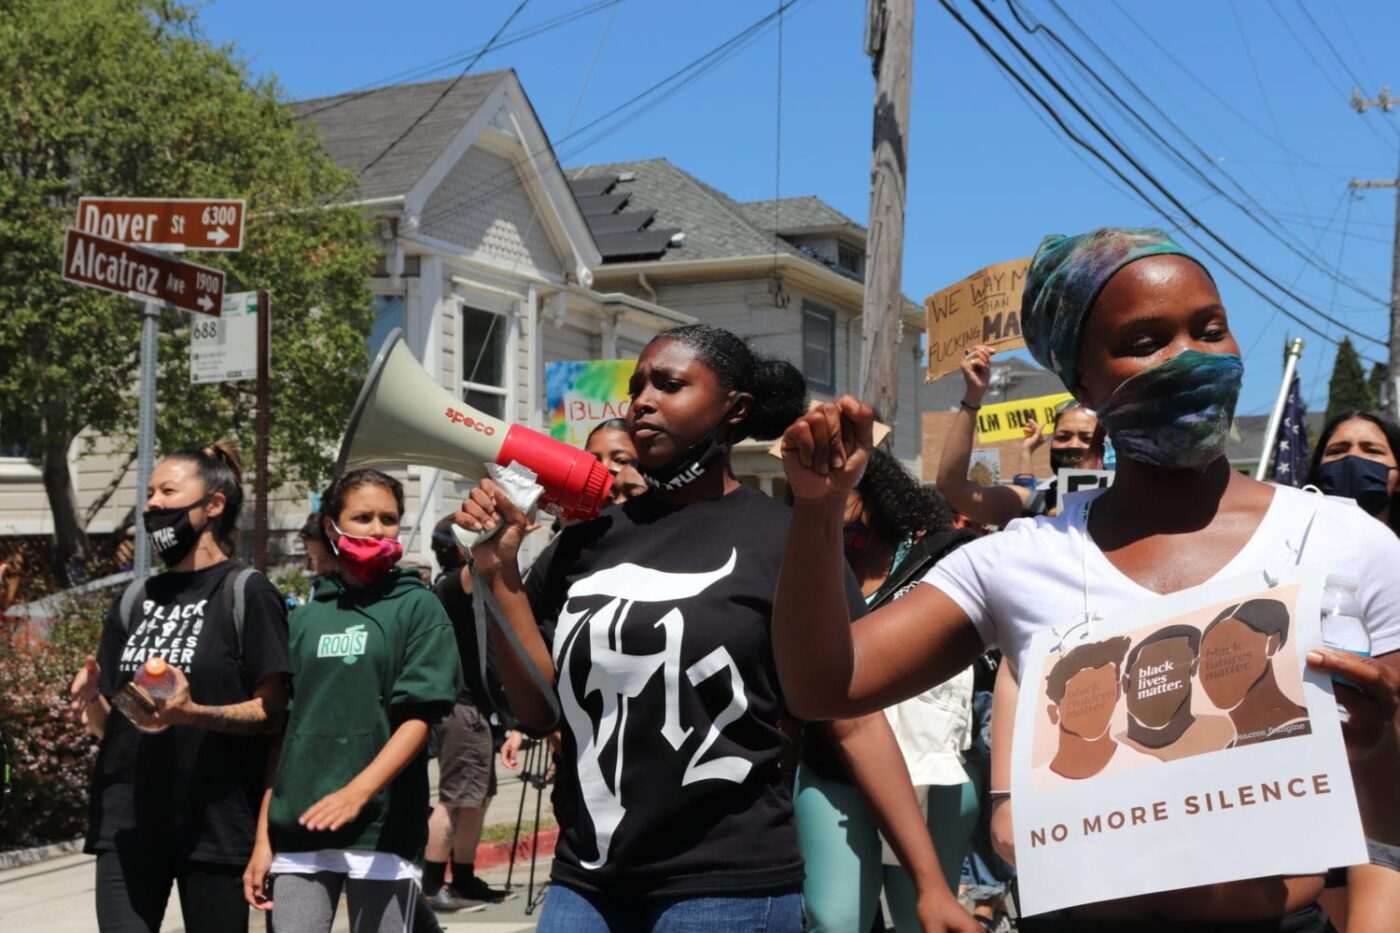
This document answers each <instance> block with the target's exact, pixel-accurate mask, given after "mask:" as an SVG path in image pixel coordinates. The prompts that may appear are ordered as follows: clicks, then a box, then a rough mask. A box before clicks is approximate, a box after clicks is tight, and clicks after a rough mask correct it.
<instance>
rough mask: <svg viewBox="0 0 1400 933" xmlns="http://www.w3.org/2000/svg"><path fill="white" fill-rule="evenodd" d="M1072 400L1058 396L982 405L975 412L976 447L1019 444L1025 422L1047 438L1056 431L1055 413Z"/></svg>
mask: <svg viewBox="0 0 1400 933" xmlns="http://www.w3.org/2000/svg"><path fill="white" fill-rule="evenodd" d="M1073 397H1074V396H1072V395H1070V394H1069V393H1068V392H1057V393H1055V394H1054V395H1040V396H1037V397H1036V398H1023V399H1016V400H1013V401H1010V402H995V403H993V404H990V405H983V406H982V408H981V409H980V410H979V411H978V412H977V443H979V444H994V443H996V442H997V441H1011V440H1020V439H1021V438H1023V437H1024V436H1025V427H1026V422H1027V421H1029V420H1030V419H1032V418H1034V419H1035V420H1036V421H1037V422H1038V423H1039V424H1040V430H1041V431H1042V432H1043V433H1045V434H1049V433H1050V432H1051V431H1053V430H1054V429H1055V427H1054V425H1055V409H1056V408H1058V407H1059V406H1060V405H1062V404H1064V403H1065V402H1067V401H1069V400H1070V399H1072V398H1073Z"/></svg>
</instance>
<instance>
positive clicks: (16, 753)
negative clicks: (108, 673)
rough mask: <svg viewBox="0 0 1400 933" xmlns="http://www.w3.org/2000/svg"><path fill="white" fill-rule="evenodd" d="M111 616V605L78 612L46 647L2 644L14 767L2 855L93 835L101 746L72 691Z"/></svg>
mask: <svg viewBox="0 0 1400 933" xmlns="http://www.w3.org/2000/svg"><path fill="white" fill-rule="evenodd" d="M105 609H106V602H105V600H104V601H103V602H102V603H100V604H99V603H96V602H95V601H90V602H89V603H88V604H86V605H84V604H74V605H73V608H72V609H71V611H69V612H66V613H65V617H64V618H63V619H61V620H60V621H58V622H57V623H56V624H55V625H54V626H53V628H52V629H50V631H49V632H48V635H47V637H46V638H45V639H44V640H42V641H33V642H28V643H26V642H25V641H23V640H22V639H19V638H12V639H11V640H10V641H8V642H0V741H4V742H5V743H6V745H7V747H8V750H9V763H10V789H9V793H8V794H7V795H6V799H5V805H4V808H3V809H0V849H11V848H27V847H29V846H37V845H44V844H46V843H50V842H58V841H61V840H66V839H72V838H73V837H75V836H79V835H81V834H82V833H83V831H84V830H85V829H86V828H87V801H88V778H89V776H90V775H91V773H92V766H93V760H94V759H95V758H96V755H97V741H96V740H95V739H93V738H92V737H91V736H89V735H87V733H86V732H85V731H84V730H83V726H82V723H81V722H80V721H79V719H78V714H77V713H74V712H72V711H71V710H70V709H69V706H68V685H69V683H70V682H71V681H72V679H73V675H74V674H75V673H76V672H77V670H78V668H80V667H81V666H82V664H83V661H84V659H85V658H86V657H87V656H88V655H90V654H93V653H94V652H95V651H96V648H97V638H98V635H99V633H100V631H101V618H102V613H103V612H104V611H105Z"/></svg>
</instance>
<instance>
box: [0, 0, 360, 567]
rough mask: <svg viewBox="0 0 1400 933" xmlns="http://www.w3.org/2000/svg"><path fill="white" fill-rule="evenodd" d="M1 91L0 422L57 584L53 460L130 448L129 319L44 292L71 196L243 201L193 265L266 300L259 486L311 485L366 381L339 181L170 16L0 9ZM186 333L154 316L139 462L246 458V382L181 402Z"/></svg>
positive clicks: (58, 286)
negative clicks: (266, 425) (144, 458)
mask: <svg viewBox="0 0 1400 933" xmlns="http://www.w3.org/2000/svg"><path fill="white" fill-rule="evenodd" d="M0 83H2V84H3V86H4V87H6V88H9V90H8V91H7V92H6V93H5V94H4V95H3V96H0V204H4V205H5V208H4V211H3V213H0V403H7V404H3V407H0V418H3V419H4V428H5V430H4V435H5V437H4V440H5V442H6V443H8V444H15V443H18V444H19V445H21V446H23V447H25V448H26V449H27V451H28V453H29V454H30V455H31V456H32V457H34V458H35V459H36V460H38V461H39V462H40V463H41V465H42V470H43V477H44V488H45V491H46V493H47V496H48V502H49V506H50V509H51V511H52V513H53V521H54V546H55V557H56V560H55V571H56V572H57V573H58V575H59V577H60V579H66V575H67V573H68V571H69V567H70V566H72V564H73V563H74V562H75V560H79V559H82V558H84V557H85V556H86V552H87V549H88V543H87V536H86V532H85V525H86V521H87V520H88V519H90V517H91V516H90V515H88V516H83V515H79V514H78V509H77V503H76V501H75V491H74V489H73V486H72V482H71V480H70V478H69V471H68V469H67V454H68V451H69V448H70V446H71V445H72V443H73V442H74V440H75V439H76V438H78V437H79V435H80V434H83V436H84V437H85V438H91V437H93V436H95V435H99V434H100V435H108V436H115V437H117V438H119V439H120V440H121V441H122V443H123V444H124V446H125V447H126V448H128V449H131V450H134V447H135V443H134V433H135V423H136V412H137V399H136V394H135V392H134V391H133V387H134V385H135V379H136V373H137V367H138V354H139V331H140V317H139V314H138V312H137V308H136V305H135V303H134V302H133V301H131V300H129V299H126V298H122V297H118V296H114V295H107V294H103V293H99V292H95V291H92V290H90V289H81V288H77V287H74V286H71V285H69V284H67V283H65V282H63V281H62V280H61V278H60V266H61V263H62V244H63V228H64V226H66V225H69V224H71V223H72V222H73V218H74V216H75V213H76V205H77V199H78V198H79V197H80V196H81V195H110V196H119V195H125V196H149V197H177V196H179V197H191V196H198V197H242V198H246V199H247V202H248V205H247V210H248V220H247V228H246V236H245V244H244V249H243V251H242V252H241V253H236V254H215V253H204V254H195V255H194V256H192V257H191V258H192V259H193V260H194V261H196V262H199V263H202V264H205V265H211V266H216V267H219V268H222V269H224V270H226V271H227V272H228V274H229V280H228V288H229V290H230V291H236V290H239V289H254V288H268V289H270V290H271V292H272V338H273V339H272V344H271V373H272V399H273V403H272V406H271V408H272V416H271V437H272V443H271V448H272V450H273V451H274V452H275V454H276V457H275V458H274V467H273V469H272V470H271V471H270V479H271V480H272V482H273V483H274V485H275V484H277V483H279V482H286V481H293V482H302V483H306V484H309V485H311V486H313V488H315V487H317V486H319V485H320V483H321V482H322V481H323V480H324V479H325V478H326V477H327V475H328V472H329V467H330V459H329V458H330V457H331V455H332V454H331V451H332V448H333V446H334V442H335V440H336V438H337V436H338V433H339V431H340V429H341V427H342V425H343V424H344V421H345V418H346V417H347V415H348V413H349V408H350V405H351V404H352V403H353V400H354V397H355V388H356V385H357V383H358V374H359V373H362V372H363V368H364V365H365V339H364V338H365V335H366V334H367V333H368V329H369V320H370V312H369V302H370V294H369V292H368V289H367V286H366V282H367V278H368V275H369V274H370V272H371V270H372V267H373V255H374V253H373V248H372V246H371V245H370V238H369V228H368V222H367V221H366V220H365V219H364V218H363V217H362V216H361V215H360V214H359V212H358V211H356V210H354V209H353V208H347V207H329V206H327V205H333V204H336V203H341V204H343V203H344V202H346V201H347V200H348V199H349V193H350V192H351V191H352V190H353V184H354V179H353V178H351V177H350V176H349V175H348V174H346V173H345V172H343V171H341V170H340V169H339V168H337V167H336V166H335V164H334V163H333V162H332V161H331V159H330V158H329V156H328V155H326V153H325V152H324V150H323V149H322V148H321V146H320V144H319V142H318V141H317V140H316V138H315V137H314V134H313V133H312V132H311V131H310V130H309V129H308V128H307V127H305V126H303V125H301V124H300V123H299V122H298V121H297V120H295V119H294V118H293V117H292V115H291V113H290V111H289V110H288V109H287V108H286V107H285V106H284V105H283V104H282V103H281V101H280V100H279V92H278V89H277V87H276V85H275V84H274V83H273V82H271V81H255V80H253V79H252V78H251V77H250V76H249V74H248V71H247V69H246V67H245V66H244V64H243V63H242V62H241V61H240V60H238V58H237V57H236V56H235V53H234V51H233V50H232V49H231V48H220V47H215V46H214V45H213V44H211V43H210V42H209V41H207V40H206V39H205V38H204V37H203V35H202V34H201V33H200V30H199V27H198V24H197V22H196V20H195V17H194V14H193V12H192V11H191V9H190V8H189V7H187V6H185V5H184V4H183V3H180V2H178V0H11V2H8V3H5V4H3V5H0ZM189 324H190V319H189V316H188V315H186V314H183V313H179V312H174V311H169V310H167V311H166V312H165V313H164V315H163V317H162V321H161V334H160V356H161V363H162V365H161V369H160V375H159V393H158V398H159V400H160V407H159V420H158V425H157V432H158V433H157V446H158V447H159V448H161V449H165V450H170V449H177V448H179V447H183V446H187V445H191V444H196V445H202V444H206V443H208V442H209V441H210V440H212V439H214V438H217V437H223V436H231V437H232V438H233V439H235V440H236V441H237V442H238V443H239V445H240V447H241V448H242V449H243V450H244V452H245V456H246V455H248V454H251V451H252V447H253V443H252V429H253V421H254V405H253V399H252V390H253V385H252V383H251V382H245V383H238V384H223V385H213V386H191V385H190V383H189V374H188V359H189ZM84 432H86V433H84ZM89 511H90V512H91V511H92V510H89Z"/></svg>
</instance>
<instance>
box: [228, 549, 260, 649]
mask: <svg viewBox="0 0 1400 933" xmlns="http://www.w3.org/2000/svg"><path fill="white" fill-rule="evenodd" d="M257 572H258V570H257V568H256V567H243V566H240V567H239V568H238V569H237V570H234V571H233V573H232V577H233V579H232V580H230V579H229V578H228V577H225V578H224V581H225V582H224V599H225V601H226V603H227V605H228V610H229V613H230V614H231V615H232V616H233V632H234V635H235V637H237V639H238V654H239V656H240V657H241V656H242V655H243V618H244V616H245V615H246V614H247V610H248V581H249V580H251V579H253V576H254V574H256V573H257Z"/></svg>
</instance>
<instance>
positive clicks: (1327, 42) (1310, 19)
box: [1293, 0, 1400, 136]
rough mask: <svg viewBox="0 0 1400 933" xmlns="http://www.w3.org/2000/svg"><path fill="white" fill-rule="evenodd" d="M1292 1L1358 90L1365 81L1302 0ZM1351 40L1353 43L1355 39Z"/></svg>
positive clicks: (1396, 132)
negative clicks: (1338, 49) (1358, 75)
mask: <svg viewBox="0 0 1400 933" xmlns="http://www.w3.org/2000/svg"><path fill="white" fill-rule="evenodd" d="M1293 2H1294V3H1295V4H1296V5H1297V7H1298V9H1299V10H1300V11H1301V12H1302V14H1303V18H1304V19H1306V20H1307V21H1308V23H1309V25H1311V26H1312V28H1313V31H1314V32H1316V33H1317V34H1318V35H1319V36H1321V37H1322V43H1323V45H1325V46H1327V50H1328V51H1329V52H1331V53H1332V57H1333V58H1335V59H1336V60H1337V62H1338V63H1339V64H1340V65H1341V66H1342V70H1343V71H1345V72H1346V73H1347V74H1348V75H1350V76H1351V80H1352V81H1353V82H1355V84H1356V87H1357V89H1358V90H1360V89H1361V88H1363V87H1365V86H1366V83H1365V82H1364V81H1362V80H1361V79H1360V78H1359V77H1357V75H1356V72H1354V71H1352V70H1351V64H1350V63H1349V62H1348V61H1347V60H1346V58H1345V57H1343V55H1342V53H1341V52H1338V51H1337V47H1336V46H1335V45H1333V44H1332V39H1331V37H1329V36H1328V35H1327V33H1326V32H1325V31H1324V30H1323V28H1322V26H1321V25H1319V24H1318V21H1317V20H1316V19H1314V18H1313V15H1312V13H1310V12H1309V11H1308V8H1307V7H1306V6H1305V5H1304V4H1303V2H1302V0H1293ZM1343 26H1345V22H1344V23H1343ZM1352 41H1353V44H1354V43H1355V40H1352ZM1372 125H1373V124H1369V123H1368V124H1367V126H1372ZM1387 125H1388V126H1390V129H1391V131H1392V132H1394V133H1395V134H1396V135H1397V136H1400V128H1397V127H1396V126H1395V125H1394V124H1387Z"/></svg>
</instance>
